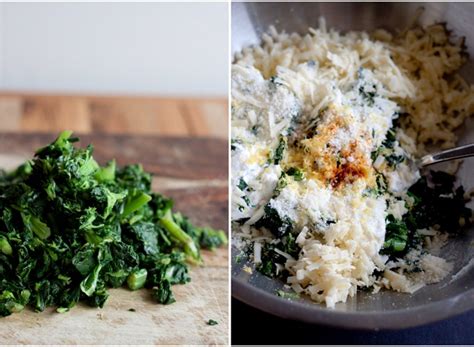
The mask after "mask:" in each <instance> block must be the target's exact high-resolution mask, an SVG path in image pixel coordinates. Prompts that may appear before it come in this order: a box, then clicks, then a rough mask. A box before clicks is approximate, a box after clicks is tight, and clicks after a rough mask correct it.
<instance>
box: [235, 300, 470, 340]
mask: <svg viewBox="0 0 474 347" xmlns="http://www.w3.org/2000/svg"><path fill="white" fill-rule="evenodd" d="M473 343H474V311H471V312H468V313H465V314H463V315H460V316H457V317H455V318H451V319H448V320H444V321H441V322H438V323H433V324H429V325H425V326H421V327H417V328H410V329H404V330H389V331H377V332H374V331H357V330H346V329H336V328H332V327H326V326H321V325H312V324H306V323H301V322H297V321H292V320H286V319H281V318H278V317H275V316H272V315H270V314H267V313H264V312H262V311H259V310H256V309H254V308H252V307H250V306H248V305H245V304H244V303H242V302H240V301H238V300H236V299H232V344H237V345H240V344H242V345H243V344H266V345H272V344H273V345H276V344H291V345H295V344H380V345H383V344H473Z"/></svg>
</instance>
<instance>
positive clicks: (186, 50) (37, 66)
mask: <svg viewBox="0 0 474 347" xmlns="http://www.w3.org/2000/svg"><path fill="white" fill-rule="evenodd" d="M228 20H229V18H228V5H227V4H226V3H192V4H191V3H0V131H1V132H57V131H60V130H63V129H65V128H67V129H71V130H74V131H77V132H80V133H109V134H110V133H111V134H153V135H177V136H188V135H191V136H206V137H220V138H226V137H227V122H228V116H227V105H228V104H227V83H228V60H229V59H228V29H227V28H228Z"/></svg>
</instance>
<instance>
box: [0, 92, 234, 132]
mask: <svg viewBox="0 0 474 347" xmlns="http://www.w3.org/2000/svg"><path fill="white" fill-rule="evenodd" d="M227 107H228V103H227V100H226V99H225V98H204V99H203V98H163V97H153V96H149V97H144V96H125V95H123V96H91V95H66V94H35V93H17V92H0V131H9V132H43V133H45V132H46V133H47V132H56V131H61V130H64V129H70V130H73V131H78V132H81V133H86V134H87V133H107V134H135V135H139V134H140V135H142V134H147V135H173V136H194V137H196V136H206V137H217V138H223V139H226V138H227V137H228V135H227V133H228V128H227V126H228V116H227V113H228V112H227Z"/></svg>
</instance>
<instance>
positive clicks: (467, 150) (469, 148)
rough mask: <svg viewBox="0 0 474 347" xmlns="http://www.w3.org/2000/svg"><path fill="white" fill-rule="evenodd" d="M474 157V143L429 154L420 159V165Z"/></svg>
mask: <svg viewBox="0 0 474 347" xmlns="http://www.w3.org/2000/svg"><path fill="white" fill-rule="evenodd" d="M466 157H474V143H471V144H469V145H465V146H460V147H455V148H451V149H447V150H445V151H442V152H438V153H436V154H428V155H425V156H424V157H422V158H421V159H420V160H419V161H418V166H419V167H424V166H428V165H432V164H437V163H441V162H443V161H448V160H454V159H461V158H466Z"/></svg>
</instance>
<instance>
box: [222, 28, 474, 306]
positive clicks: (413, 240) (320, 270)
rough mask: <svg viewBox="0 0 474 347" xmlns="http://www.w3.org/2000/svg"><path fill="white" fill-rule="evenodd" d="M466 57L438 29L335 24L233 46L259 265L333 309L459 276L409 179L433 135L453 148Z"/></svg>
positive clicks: (245, 238) (243, 230)
mask: <svg viewBox="0 0 474 347" xmlns="http://www.w3.org/2000/svg"><path fill="white" fill-rule="evenodd" d="M464 60H465V54H464V53H463V42H462V41H459V42H454V41H450V38H449V35H448V33H447V31H446V30H445V28H444V27H443V26H441V25H434V26H431V27H429V28H426V29H421V28H416V29H413V30H409V31H407V32H404V33H403V34H401V35H399V36H397V37H393V36H392V35H391V34H389V33H388V32H385V31H380V30H379V31H376V32H375V33H373V34H372V35H369V34H367V33H365V32H349V33H347V34H344V35H343V34H340V33H338V32H336V31H333V30H331V31H328V30H326V28H325V23H324V20H321V22H320V27H319V29H317V30H313V29H310V30H309V33H308V34H306V35H304V36H301V35H299V34H295V33H294V34H287V33H284V32H283V33H278V32H277V31H276V30H275V29H274V28H270V31H269V33H268V34H264V35H263V37H262V44H261V45H260V46H252V47H248V48H245V49H244V50H243V51H242V52H241V53H238V54H237V55H236V59H235V64H234V65H233V67H232V145H231V146H232V148H231V149H232V157H231V158H232V182H231V184H232V203H231V204H232V220H233V234H234V238H235V240H234V242H235V243H236V244H237V245H238V246H240V247H241V248H243V249H246V250H249V251H250V253H251V256H252V258H253V263H254V264H255V266H256V268H257V269H258V270H259V271H261V272H262V273H264V274H266V275H269V276H270V275H271V276H282V277H283V278H284V280H285V281H286V282H287V284H288V285H290V286H291V287H292V288H293V290H294V291H296V292H297V293H305V294H307V295H309V296H310V297H311V298H312V299H313V300H315V301H317V302H321V303H325V304H326V305H327V306H328V307H334V305H335V304H336V303H338V302H345V301H346V299H347V298H348V297H352V296H354V295H355V294H356V292H357V288H362V287H372V288H373V290H374V291H378V290H379V289H380V288H381V287H385V288H388V289H393V290H397V291H402V292H414V291H415V290H417V289H419V288H420V287H422V286H423V285H425V284H428V283H435V282H438V281H440V280H442V279H443V278H444V277H445V276H446V274H447V273H449V271H450V270H451V268H452V265H451V264H450V263H449V262H447V261H445V260H444V259H442V258H440V257H438V256H437V255H436V254H437V251H438V250H439V248H440V247H441V246H442V245H443V243H444V242H445V240H446V237H447V236H446V234H445V233H443V232H444V231H445V230H441V229H442V228H441V226H440V224H439V223H438V224H434V225H429V222H428V221H423V223H421V222H417V221H412V219H413V220H414V219H415V218H418V217H419V216H420V214H421V212H416V213H415V212H413V211H415V208H417V206H418V210H420V207H419V206H420V202H419V200H420V199H419V197H417V196H416V194H414V193H412V192H411V191H410V190H409V189H412V188H410V187H414V186H415V187H418V186H417V184H418V185H419V183H417V182H420V177H421V175H420V172H419V170H418V169H417V167H416V165H415V160H416V158H418V157H419V156H420V155H422V154H424V153H425V151H426V149H425V145H426V144H431V145H436V146H437V147H438V148H439V147H442V148H443V147H450V146H453V145H454V144H455V142H456V137H455V135H454V133H453V130H454V129H455V128H456V127H458V126H460V125H461V124H462V123H463V121H464V119H465V118H466V117H467V116H468V115H470V114H472V113H473V112H474V98H473V95H474V90H473V89H472V87H471V86H469V85H467V84H466V83H465V82H464V80H462V79H461V78H460V77H459V76H457V75H455V74H454V72H455V71H456V70H457V69H458V68H459V67H460V66H461V65H462V63H463V62H464ZM413 189H414V188H413ZM417 189H418V190H417V191H421V188H417ZM428 189H430V188H426V189H425V190H424V192H425V191H426V192H428V191H429V190H428ZM414 190H416V189H414ZM449 194H451V195H450V198H454V197H455V196H457V195H455V193H454V192H449ZM449 194H448V195H449ZM460 199H461V200H462V197H461V198H460ZM418 210H416V211H418ZM420 211H421V210H420ZM463 211H464V210H463ZM465 212H466V211H465ZM410 213H411V214H410ZM412 216H415V217H413V218H412ZM466 216H467V217H466ZM469 217H470V211H469V212H466V213H465V216H464V217H463V216H455V218H457V220H459V224H460V225H462V224H463V223H464V224H466V223H467V222H469V220H468V219H469ZM410 218H411V219H410ZM463 218H464V220H462V219H463ZM457 220H456V223H457ZM460 225H457V227H458V228H459V227H460ZM420 226H425V228H423V229H421V228H420V229H416V228H417V227H420Z"/></svg>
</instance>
